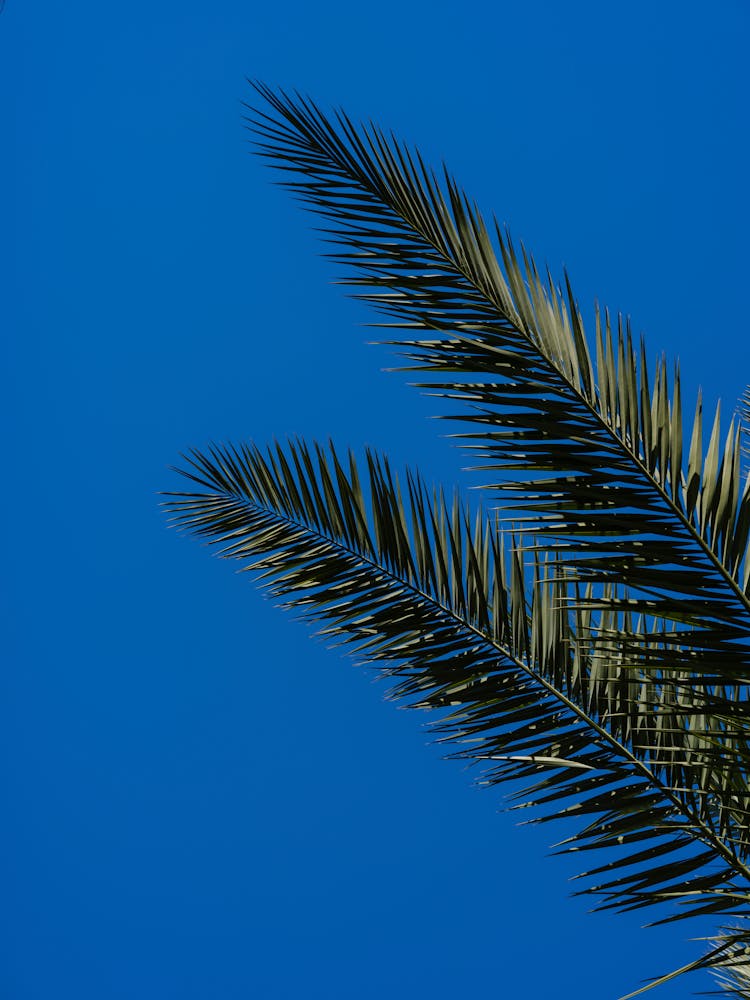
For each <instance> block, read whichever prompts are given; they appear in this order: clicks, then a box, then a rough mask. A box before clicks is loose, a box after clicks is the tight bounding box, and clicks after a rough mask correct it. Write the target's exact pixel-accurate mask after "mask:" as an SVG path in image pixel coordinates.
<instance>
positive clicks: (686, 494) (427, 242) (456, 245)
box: [249, 84, 750, 711]
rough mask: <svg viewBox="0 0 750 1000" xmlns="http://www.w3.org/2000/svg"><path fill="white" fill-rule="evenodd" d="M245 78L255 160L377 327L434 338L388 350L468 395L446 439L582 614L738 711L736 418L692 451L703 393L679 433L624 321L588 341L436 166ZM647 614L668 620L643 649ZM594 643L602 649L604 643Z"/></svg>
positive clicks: (745, 621)
mask: <svg viewBox="0 0 750 1000" xmlns="http://www.w3.org/2000/svg"><path fill="white" fill-rule="evenodd" d="M254 86H255V87H256V90H257V91H258V92H259V93H260V94H261V96H262V97H263V98H264V99H265V102H266V104H265V108H264V109H251V115H250V118H249V122H250V127H251V129H252V130H253V132H254V133H255V136H256V145H257V148H258V150H259V152H260V153H261V154H263V155H264V156H265V157H267V158H268V159H269V160H270V161H271V162H272V164H273V165H274V166H276V167H278V168H279V169H280V170H282V171H284V172H286V173H287V174H291V175H293V176H292V177H291V178H290V179H289V180H285V181H284V182H283V183H284V184H285V185H286V186H288V187H289V188H291V189H292V190H293V191H294V192H295V193H296V194H297V195H298V196H299V198H300V199H301V200H302V201H303V202H305V203H306V204H307V205H308V206H309V207H310V208H311V209H312V210H313V211H314V212H316V213H317V214H318V215H320V216H322V217H323V219H324V226H325V230H326V232H327V233H328V238H329V240H330V241H331V242H332V243H334V244H335V245H336V246H337V250H336V252H335V253H334V254H332V256H333V257H334V258H335V259H336V260H338V261H340V262H343V263H345V264H346V265H350V266H352V267H353V268H354V269H355V270H356V276H355V277H354V279H352V280H350V281H349V280H348V281H347V282H346V283H351V284H356V285H358V286H360V287H364V288H365V289H366V291H365V292H364V293H363V294H361V295H359V296H358V297H360V298H363V299H365V300H366V301H368V302H371V303H372V304H374V305H375V306H376V307H377V309H379V310H380V311H382V312H385V313H386V314H388V315H389V316H390V317H391V322H389V323H387V324H379V325H386V326H395V327H398V328H406V329H409V330H411V331H417V332H424V333H427V334H428V336H424V337H421V338H413V337H412V339H408V340H396V341H393V343H395V344H396V345H398V346H399V347H400V348H401V349H402V350H403V351H404V352H405V353H406V355H407V357H408V358H409V359H410V360H411V362H412V365H411V367H412V368H416V369H417V370H421V371H426V372H429V373H431V377H433V378H434V379H440V377H441V376H442V379H441V380H439V381H432V382H429V383H426V384H423V387H424V385H427V386H429V388H430V389H431V391H433V392H434V393H436V394H438V395H442V396H444V397H448V398H451V399H454V400H460V401H462V402H464V403H466V404H468V408H467V411H466V412H464V413H463V414H461V416H460V418H459V419H462V420H463V421H465V422H466V423H467V424H468V425H469V429H468V430H467V431H466V432H465V433H463V434H460V435H457V436H458V437H460V438H461V439H462V440H463V441H464V442H465V443H467V446H468V447H470V448H472V450H473V453H474V455H475V456H476V463H477V465H476V467H477V468H480V469H482V470H484V472H485V473H486V474H489V475H490V477H491V480H492V483H491V485H492V486H493V487H494V489H495V490H496V491H498V492H499V495H500V497H501V498H502V499H503V502H504V506H505V507H506V508H507V510H508V511H514V512H518V511H519V510H520V511H522V516H523V518H525V525H524V531H525V532H527V533H528V534H533V535H535V536H536V538H537V539H538V540H539V542H540V544H542V545H544V547H545V548H546V549H547V550H548V551H555V552H557V553H559V554H560V555H561V556H562V557H564V561H565V564H566V568H567V572H568V573H573V572H574V573H575V575H576V576H577V578H578V579H579V580H580V581H581V582H582V584H583V585H585V584H586V583H590V584H592V585H593V588H594V589H593V590H592V591H590V592H589V596H588V598H587V600H588V604H589V606H593V607H595V608H596V609H597V610H598V611H600V612H602V613H604V612H606V611H607V610H609V611H610V612H611V613H612V615H614V617H615V618H617V617H619V616H621V615H622V614H624V613H625V612H629V613H630V614H631V615H632V625H633V630H632V631H631V632H630V633H629V638H628V643H629V648H628V650H627V657H628V659H629V660H630V662H631V663H632V665H633V666H634V667H636V668H649V669H650V670H652V671H657V672H658V674H659V677H664V676H666V675H667V674H669V675H670V676H671V678H672V680H673V681H674V682H675V683H679V684H680V685H684V686H688V687H693V688H695V687H700V688H701V689H702V691H703V692H704V694H705V697H706V698H707V699H709V700H710V698H711V697H712V696H713V693H715V692H716V691H717V690H718V692H719V693H718V697H719V700H720V702H721V701H723V700H724V699H726V698H727V697H728V696H729V695H730V693H731V699H732V701H733V703H735V704H737V703H738V702H741V703H742V705H743V706H744V709H743V710H744V711H747V705H748V693H747V680H748V678H750V558H748V547H749V545H750V478H748V479H746V480H745V481H744V482H743V479H742V473H741V470H740V447H741V442H740V432H739V427H738V426H737V424H736V422H734V421H733V422H732V423H731V424H730V426H729V429H728V431H727V432H726V433H725V434H724V435H722V433H721V426H720V411H719V408H718V407H717V409H716V411H715V413H714V414H713V416H712V420H711V427H710V430H709V431H708V433H707V434H706V435H705V436H706V437H707V438H708V441H707V445H706V447H705V448H704V428H703V414H702V403H701V402H700V401H699V403H698V408H697V411H696V414H695V417H694V419H693V420H692V422H691V423H689V424H688V426H687V428H685V426H684V421H683V415H682V404H681V387H680V379H679V372H678V371H677V370H676V369H675V371H674V374H673V375H672V376H671V377H670V372H669V368H668V366H667V363H666V361H664V360H663V359H662V360H659V361H658V362H657V365H656V368H655V370H653V371H652V370H649V366H648V364H647V360H646V352H645V348H644V346H643V343H641V344H639V345H635V344H634V342H633V337H632V334H631V331H630V329H629V326H628V324H627V323H626V322H625V321H623V320H622V318H619V317H618V319H617V320H616V322H614V323H612V321H611V320H610V317H609V316H608V314H607V313H606V312H605V313H604V314H600V313H597V315H596V318H595V337H594V341H595V348H594V350H593V351H592V350H590V349H589V346H588V343H587V339H586V333H585V331H584V326H583V320H582V317H581V314H580V311H579V308H578V305H577V303H576V301H575V298H574V296H573V293H572V290H571V288H570V284H569V282H568V281H567V278H566V283H565V289H566V290H565V293H564V294H563V292H562V291H561V290H560V289H559V288H558V287H557V286H556V285H555V283H554V282H553V281H552V279H551V278H550V277H549V275H544V276H543V275H542V274H541V273H540V271H539V269H538V268H537V266H536V264H535V263H534V260H533V258H532V257H531V256H530V255H529V254H528V253H527V252H526V251H525V250H522V252H521V253H520V254H519V253H518V252H517V251H516V249H515V248H514V246H513V244H512V243H511V241H510V239H509V238H508V237H507V236H506V235H505V234H504V233H503V232H501V231H500V229H499V227H498V226H497V224H494V225H493V226H492V227H489V226H488V225H487V224H486V223H485V221H484V220H483V219H482V217H481V215H480V213H479V212H478V210H477V208H476V207H475V206H474V205H472V204H471V203H470V202H469V200H468V199H467V198H466V196H465V195H464V194H463V193H462V192H461V191H460V189H459V188H458V186H457V185H456V183H455V181H454V180H453V179H452V178H451V176H450V175H449V174H448V173H447V171H446V172H445V173H444V177H443V178H442V181H441V180H440V179H438V177H437V176H436V175H435V174H434V173H432V172H431V171H430V170H428V169H427V167H426V166H425V165H424V164H423V162H422V160H421V158H420V156H419V154H418V153H416V152H411V151H409V150H408V149H407V148H406V147H404V146H403V145H401V144H400V143H398V142H397V141H396V140H395V139H393V138H391V137H388V136H386V135H385V134H384V133H383V132H382V131H381V130H379V129H378V128H377V127H376V126H374V125H372V124H370V125H368V126H361V127H357V126H355V125H354V124H353V123H352V121H351V120H350V119H349V118H348V117H347V116H346V115H345V114H344V113H343V112H337V113H336V115H335V117H334V118H328V117H326V116H325V115H324V114H323V112H322V111H321V110H320V109H319V108H318V107H317V106H316V105H315V104H313V103H312V102H311V101H309V100H307V99H304V98H302V97H299V96H294V97H291V96H289V95H286V94H284V93H276V92H274V91H272V90H270V89H269V88H267V87H265V86H264V85H262V84H255V85H254ZM491 231H492V233H493V236H492V237H491V235H490V232H491ZM493 237H494V242H493ZM435 333H438V334H439V335H440V336H439V337H437V338H436V337H435V336H434V334H435ZM514 520H518V517H517V516H516V517H514ZM623 588H625V590H626V591H627V595H628V596H627V600H626V599H625V598H624V596H623V594H624V593H625V590H623ZM639 618H640V622H641V630H640V631H639V629H638V627H636V624H637V622H638V620H639ZM651 620H659V621H663V622H668V623H670V624H669V627H665V628H664V629H663V632H662V637H661V641H660V642H659V643H657V644H656V646H655V645H654V643H653V641H652V637H651V634H650V627H649V626H648V625H647V623H648V622H649V621H651ZM598 641H599V642H600V655H605V651H606V649H607V646H608V644H609V641H610V637H609V636H608V635H607V634H602V635H599V636H598ZM619 641H625V637H624V636H620V637H619ZM720 708H721V706H720V705H719V706H717V710H719V711H720Z"/></svg>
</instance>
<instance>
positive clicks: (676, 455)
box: [168, 84, 750, 996]
mask: <svg viewBox="0 0 750 1000" xmlns="http://www.w3.org/2000/svg"><path fill="white" fill-rule="evenodd" d="M255 86H256V90H257V91H258V92H259V94H260V95H261V96H262V97H263V99H264V101H265V104H264V106H263V108H262V109H251V115H250V125H251V128H252V129H253V131H254V133H255V138H256V143H257V146H258V148H259V150H260V152H261V153H263V154H264V155H265V156H266V157H268V158H269V159H270V160H271V162H272V163H273V164H274V165H275V166H277V167H279V168H280V169H281V170H283V171H286V172H287V173H288V174H289V175H290V176H289V180H288V181H285V183H286V184H287V185H288V186H289V187H290V188H292V190H293V191H295V192H296V193H297V194H298V195H299V197H300V198H301V199H302V200H303V201H304V202H306V203H307V204H308V205H309V206H310V207H311V208H312V209H313V210H314V211H315V212H317V213H318V214H319V215H321V216H322V217H323V219H324V224H325V227H326V230H327V232H328V234H329V237H328V238H329V239H330V240H331V241H332V242H333V243H334V244H335V245H336V251H335V253H334V254H333V256H334V257H335V258H336V259H337V260H339V261H341V262H343V263H345V264H346V265H347V266H350V267H353V268H354V271H355V276H354V278H353V279H348V280H349V283H353V284H357V285H359V286H362V287H363V288H364V291H363V292H362V293H361V294H360V296H359V297H361V298H364V299H365V300H367V301H369V302H371V303H373V304H374V305H375V306H376V307H377V308H378V309H379V310H381V311H384V312H385V313H386V314H388V317H389V321H388V323H386V324H380V325H386V326H389V327H397V328H406V329H407V330H408V331H409V332H408V334H405V335H404V337H405V338H408V339H403V338H402V339H397V340H394V341H392V343H394V344H396V345H397V346H398V348H399V350H400V351H402V352H403V353H404V354H405V355H406V358H407V359H408V364H409V367H410V368H412V369H414V370H419V371H424V372H427V373H429V375H430V377H431V378H432V379H433V381H431V382H424V383H421V384H422V385H423V386H429V389H430V391H431V392H432V393H434V394H436V395H437V396H439V397H443V398H446V399H450V400H452V401H453V402H452V403H451V406H455V404H456V403H458V404H459V406H463V409H461V411H460V412H459V413H458V415H457V419H459V420H461V421H463V422H464V423H465V427H466V429H465V430H464V431H462V432H461V433H460V434H458V435H456V436H457V437H459V439H460V440H461V442H462V443H463V444H464V445H465V446H466V447H468V448H469V449H470V450H471V452H472V454H473V455H474V456H475V464H476V467H477V468H479V469H481V470H483V474H484V476H485V486H486V487H487V488H488V489H489V490H491V493H490V494H489V495H490V496H491V497H492V498H493V503H495V504H499V505H500V510H501V512H502V513H504V515H505V516H507V517H510V516H512V519H513V522H514V523H515V524H519V523H521V524H522V526H523V532H524V535H525V542H524V544H523V545H522V544H521V542H520V540H514V541H513V543H512V544H511V545H510V546H509V548H508V551H507V552H506V551H505V549H504V542H503V536H502V534H501V532H500V530H499V528H498V523H497V522H487V521H485V520H484V518H483V516H481V515H477V516H476V517H474V516H471V517H470V516H469V514H468V512H467V511H466V510H465V509H464V507H463V506H462V505H461V503H460V502H459V501H458V500H454V501H453V502H452V503H447V502H446V501H445V500H444V499H443V497H442V495H441V494H429V493H428V491H427V490H426V489H425V487H424V486H423V484H422V481H421V480H420V479H419V477H417V476H415V475H409V476H407V479H406V481H405V482H406V487H405V499H404V497H403V496H402V492H401V489H400V487H399V486H398V483H397V481H396V479H395V477H394V476H393V475H392V473H391V471H390V469H389V467H388V464H387V462H386V461H385V460H384V459H378V458H376V457H375V456H374V455H371V454H370V455H368V459H367V488H366V489H363V487H362V486H361V485H360V476H359V474H358V472H357V468H356V464H355V462H354V459H353V458H352V457H351V456H349V457H348V459H347V460H346V461H345V462H343V463H342V462H340V461H339V459H338V458H337V457H336V454H335V452H333V451H332V450H331V452H330V453H329V454H326V453H325V452H324V451H323V450H321V449H319V448H318V449H316V450H315V451H314V452H311V451H310V450H308V449H307V448H306V447H305V446H304V445H302V444H297V445H290V446H289V447H288V448H287V449H281V448H276V449H272V450H269V452H267V453H262V452H260V451H259V450H258V449H257V448H255V447H253V446H242V447H239V448H213V449H211V450H210V451H209V452H207V453H205V454H201V453H199V452H193V453H192V455H191V457H190V458H189V463H190V467H189V468H188V469H186V470H185V474H186V475H188V476H189V477H190V478H191V479H193V480H194V481H195V483H196V485H197V486H199V487H200V489H198V490H194V491H193V492H189V493H183V494H173V495H171V498H170V500H169V501H168V507H169V509H170V510H171V512H172V513H173V515H174V516H175V518H176V520H177V522H178V523H179V524H181V525H182V526H183V527H186V528H188V529H189V530H191V531H194V532H196V533H198V534H201V535H204V536H206V537H209V538H210V539H212V540H214V541H217V542H219V543H221V544H222V545H223V549H222V551H223V553H224V554H225V555H227V556H230V557H236V558H239V559H241V560H247V561H248V562H249V563H251V564H252V565H253V566H254V568H255V570H256V571H257V572H258V574H259V579H260V581H261V583H262V584H263V585H264V586H265V587H266V589H268V590H269V592H270V593H271V594H273V595H276V596H282V595H283V596H284V597H285V599H286V603H287V604H288V605H289V606H290V607H292V608H296V609H299V610H300V611H302V612H303V613H305V614H306V615H308V616H310V617H312V618H314V619H316V620H320V621H322V622H324V623H325V624H324V626H323V629H322V631H323V634H324V635H326V636H328V637H329V638H332V639H334V640H337V641H338V640H342V641H345V642H347V643H349V644H351V645H352V646H353V648H354V649H355V650H356V651H357V652H358V654H359V655H360V657H362V658H364V659H366V660H368V661H370V662H373V663H375V664H376V665H377V666H378V667H379V668H380V669H381V670H382V671H383V672H384V673H385V674H387V675H389V676H391V677H393V678H394V680H395V687H394V688H393V695H394V697H396V698H403V699H406V700H407V702H408V703H410V704H412V705H415V706H418V707H422V708H430V709H435V710H437V712H438V715H437V722H436V723H435V728H436V730H437V731H438V734H439V738H440V739H445V740H447V741H449V742H452V743H455V742H456V741H457V746H458V749H457V750H456V753H457V754H458V755H459V756H462V757H466V758H468V759H471V760H474V761H477V762H479V763H480V766H481V768H482V774H483V779H482V780H484V781H485V782H487V783H489V784H495V783H499V782H502V781H505V780H506V779H508V778H524V779H527V780H531V785H530V786H529V787H528V788H527V789H526V791H525V793H524V796H525V797H526V798H527V799H528V801H525V800H524V801H523V802H521V803H520V804H522V805H524V806H525V805H529V804H530V805H532V806H534V807H535V809H536V810H537V813H536V819H537V821H540V820H547V819H555V818H558V817H568V818H572V819H576V818H577V819H578V821H579V823H580V826H579V828H578V829H577V830H576V832H574V833H573V835H572V836H570V837H569V838H568V839H567V840H566V841H564V842H563V845H562V849H563V850H575V851H581V850H591V849H594V848H601V849H604V850H605V854H604V855H603V858H604V860H603V863H601V864H598V865H597V866H596V867H593V868H591V869H590V870H589V871H587V872H585V873H584V874H583V875H582V876H581V877H582V878H583V879H584V884H585V886H586V888H585V890H584V891H586V892H589V893H594V894H596V895H597V896H598V897H599V905H600V907H602V908H606V907H617V908H620V909H635V908H640V907H647V906H651V905H652V904H655V903H662V904H664V903H673V902H678V903H682V904H685V905H683V906H682V907H680V908H679V909H678V910H675V909H674V908H668V909H667V910H666V911H663V914H662V919H663V920H674V919H680V917H682V916H693V915H697V914H716V915H717V916H719V917H721V918H726V917H728V916H742V915H747V913H748V912H750V911H749V909H748V904H750V794H749V792H748V774H749V773H750V741H749V740H748V715H749V711H748V709H749V708H750V688H749V686H748V680H749V679H750V556H749V554H748V546H749V540H750V479H748V480H746V481H743V474H742V471H741V469H740V460H741V450H742V437H741V429H740V425H741V423H742V420H741V419H738V420H737V421H733V422H732V423H731V424H730V427H729V429H728V431H727V432H726V433H725V434H724V435H723V436H722V433H721V426H720V416H719V410H718V408H717V409H716V411H715V413H714V414H713V415H712V419H711V423H710V430H709V429H708V428H706V433H705V438H706V440H705V442H704V428H703V415H702V404H701V402H700V401H699V403H698V408H697V411H696V414H695V417H694V418H693V419H692V420H691V421H690V422H689V423H688V426H687V430H685V428H684V427H683V416H682V404H681V387H680V380H679V373H678V372H677V371H676V370H675V372H674V374H673V375H671V376H670V373H669V369H668V366H667V364H666V362H665V361H664V360H663V359H661V360H659V361H658V362H657V364H656V368H655V369H654V370H650V369H649V366H648V364H647V358H646V351H645V348H644V347H643V344H642V343H640V344H638V345H636V344H634V342H633V338H632V334H631V332H630V329H629V326H628V324H627V322H625V321H624V320H622V319H621V318H619V317H618V318H617V319H616V320H614V321H612V320H611V319H610V317H609V316H608V314H607V313H606V312H603V313H597V314H596V316H595V320H594V346H593V349H592V348H590V347H589V344H588V341H587V335H586V333H585V330H584V325H583V320H582V317H581V314H580V311H579V309H578V306H577V304H576V301H575V299H574V296H573V293H572V291H571V288H570V284H569V283H568V281H567V278H566V281H565V292H564V293H563V292H562V291H561V290H560V289H559V288H558V287H557V286H556V285H555V284H554V282H553V281H552V280H551V278H549V276H545V277H544V278H543V277H542V276H541V275H540V273H539V270H538V268H537V267H536V265H535V263H534V261H533V259H532V258H531V256H530V255H529V254H528V253H527V252H526V251H525V250H522V251H521V252H520V253H519V252H517V251H516V249H515V248H514V246H513V244H512V243H511V241H510V239H509V238H508V237H507V236H506V235H505V234H504V233H502V232H501V231H500V230H499V228H498V227H497V226H496V225H495V226H493V233H492V236H491V235H490V231H489V227H488V226H487V225H486V224H485V222H484V221H483V220H482V218H481V216H480V214H479V212H478V210H477V209H476V207H475V206H473V205H472V204H471V203H470V202H469V201H468V199H467V198H466V197H465V196H464V195H463V194H462V193H461V192H460V190H459V188H458V187H457V185H456V184H455V182H454V181H453V180H452V178H451V177H450V176H449V175H448V174H447V172H446V173H445V175H444V177H443V178H442V180H438V178H437V177H436V176H435V175H434V174H433V173H432V172H431V171H429V170H428V169H427V168H426V167H425V166H424V164H423V163H422V160H421V158H420V157H419V154H418V153H412V152H410V151H409V150H407V149H406V148H405V147H403V146H402V145H400V144H399V143H398V142H396V141H395V140H394V139H392V138H389V137H386V136H385V135H384V134H383V133H382V132H381V131H380V130H379V129H377V128H376V127H375V126H373V125H369V126H362V127H357V126H355V125H354V124H353V123H352V122H351V120H350V119H349V118H347V117H346V115H344V114H343V113H342V112H339V113H337V115H336V116H335V117H334V118H330V119H329V118H327V117H326V116H325V115H324V114H323V113H322V112H321V111H320V109H319V108H317V107H316V106H315V105H314V104H313V103H312V102H310V101H308V100H305V99H303V98H300V97H298V96H293V97H292V96H289V95H286V94H283V93H275V92H273V91H271V90H270V89H268V88H266V87H264V86H263V85H260V84H257V85H255ZM464 404H465V405H464ZM748 405H749V406H750V401H748ZM502 513H501V516H502ZM505 537H509V536H508V535H506V536H505ZM524 796H522V799H523V798H524ZM746 945H750V933H747V932H744V931H742V932H739V931H738V932H732V933H731V934H729V935H728V936H725V937H724V938H722V939H720V940H719V941H718V943H715V945H714V947H713V948H712V949H711V951H710V952H709V953H708V954H707V955H705V956H703V957H702V958H700V959H697V960H696V961H695V962H693V963H691V964H690V965H689V966H686V967H685V969H681V970H677V972H676V973H673V974H670V975H669V976H667V977H662V979H661V980H659V981H663V980H664V979H666V978H671V977H672V976H673V975H676V974H678V973H679V972H683V971H687V969H691V968H700V967H712V966H717V965H720V964H721V963H722V962H727V961H730V962H731V961H732V960H733V957H734V956H736V955H737V954H738V953H739V949H742V948H744V947H745V946H746ZM639 992H640V991H639ZM631 995H635V994H631ZM748 996H750V994H748Z"/></svg>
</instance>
